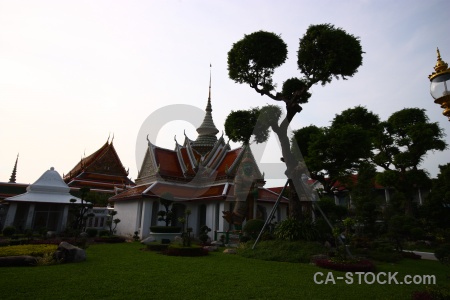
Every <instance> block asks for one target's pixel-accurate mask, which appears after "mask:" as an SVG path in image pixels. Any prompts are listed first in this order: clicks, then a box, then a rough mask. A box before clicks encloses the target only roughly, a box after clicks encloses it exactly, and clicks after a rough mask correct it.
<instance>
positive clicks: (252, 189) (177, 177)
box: [109, 80, 287, 238]
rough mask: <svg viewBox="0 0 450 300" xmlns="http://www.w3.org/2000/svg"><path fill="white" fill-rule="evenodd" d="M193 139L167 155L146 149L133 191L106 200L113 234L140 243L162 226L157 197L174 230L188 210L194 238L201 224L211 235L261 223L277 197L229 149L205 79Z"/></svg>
mask: <svg viewBox="0 0 450 300" xmlns="http://www.w3.org/2000/svg"><path fill="white" fill-rule="evenodd" d="M197 132H198V137H197V138H196V139H195V140H191V139H190V138H188V137H187V136H186V134H185V136H184V142H183V143H182V144H179V143H178V142H177V141H175V147H174V149H173V150H170V149H165V148H161V147H158V146H157V145H154V144H153V143H151V142H150V140H148V138H147V140H148V146H147V149H146V153H145V156H144V159H143V161H142V164H141V168H140V170H139V171H138V178H137V179H136V186H135V187H133V188H130V189H127V190H126V191H124V192H122V193H120V194H118V195H115V196H113V197H111V198H110V199H109V201H110V202H112V203H114V209H115V210H116V211H117V212H118V214H117V215H118V216H119V217H120V219H121V223H120V224H119V226H118V227H117V234H118V235H122V236H132V235H133V234H134V232H136V231H137V232H138V234H139V236H140V237H141V238H145V237H147V236H148V235H149V234H150V226H155V225H164V222H161V221H158V211H160V210H162V208H163V206H162V205H161V204H160V198H166V199H167V197H169V198H170V200H172V201H173V203H172V205H171V211H172V212H173V214H174V217H173V218H172V224H171V225H173V226H175V225H180V224H179V218H180V217H185V212H186V211H187V210H189V211H190V215H189V224H188V226H189V227H192V229H193V233H194V235H196V234H198V232H199V229H200V227H201V226H203V225H207V226H208V227H209V228H211V229H212V230H213V231H218V232H224V231H227V230H233V229H239V228H240V227H241V226H242V225H243V223H245V220H248V219H254V218H260V219H265V218H266V217H267V215H268V214H269V212H270V210H271V209H272V207H273V204H274V202H275V201H276V199H277V197H278V194H277V193H275V192H273V191H270V190H268V189H266V188H264V184H265V181H264V176H263V174H261V172H260V170H259V168H258V165H257V163H256V161H255V159H254V157H253V154H252V152H251V150H250V147H248V146H242V147H239V148H237V149H231V147H230V145H229V143H228V142H225V140H224V137H223V135H222V136H221V137H219V138H217V134H218V133H219V130H218V129H217V128H216V126H215V124H214V121H213V117H212V105H211V80H210V84H209V96H208V101H207V105H206V109H205V117H204V120H203V122H202V124H201V125H200V126H199V127H198V128H197ZM286 216H287V200H286V199H284V198H283V200H282V202H281V205H280V206H279V207H278V211H277V214H276V215H275V217H276V220H275V221H280V220H282V219H284V218H286Z"/></svg>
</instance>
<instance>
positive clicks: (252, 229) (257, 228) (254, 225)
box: [242, 219, 265, 239]
mask: <svg viewBox="0 0 450 300" xmlns="http://www.w3.org/2000/svg"><path fill="white" fill-rule="evenodd" d="M264 223H265V222H264V220H261V219H251V220H248V221H247V222H246V223H245V225H244V227H243V228H242V231H243V233H244V234H245V235H247V236H249V237H250V238H252V239H257V238H258V235H259V233H260V232H261V229H262V228H263V227H264Z"/></svg>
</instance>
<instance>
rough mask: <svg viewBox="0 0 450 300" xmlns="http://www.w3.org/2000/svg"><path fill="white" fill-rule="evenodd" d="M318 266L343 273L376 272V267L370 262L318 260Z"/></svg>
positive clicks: (316, 261)
mask: <svg viewBox="0 0 450 300" xmlns="http://www.w3.org/2000/svg"><path fill="white" fill-rule="evenodd" d="M314 263H315V264H316V266H318V267H321V268H325V269H330V270H335V271H342V272H374V271H375V265H374V264H373V263H372V262H371V261H370V260H354V261H333V260H332V259H316V260H315V261H314Z"/></svg>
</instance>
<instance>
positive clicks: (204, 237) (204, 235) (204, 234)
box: [198, 225, 211, 244]
mask: <svg viewBox="0 0 450 300" xmlns="http://www.w3.org/2000/svg"><path fill="white" fill-rule="evenodd" d="M210 231H211V228H209V227H208V226H206V225H203V226H202V227H200V234H199V237H198V238H199V239H200V241H202V243H203V244H206V242H207V241H208V239H209V236H208V232H210Z"/></svg>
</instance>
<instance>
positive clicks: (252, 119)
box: [224, 108, 259, 144]
mask: <svg viewBox="0 0 450 300" xmlns="http://www.w3.org/2000/svg"><path fill="white" fill-rule="evenodd" d="M258 117H259V108H252V109H249V110H238V111H231V113H230V114H229V115H228V116H227V119H226V120H225V125H224V126H225V134H226V135H227V136H228V137H229V138H230V139H231V140H232V141H233V142H242V143H244V144H248V143H249V141H250V138H251V136H252V135H253V132H254V128H255V126H256V122H257V121H258Z"/></svg>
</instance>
